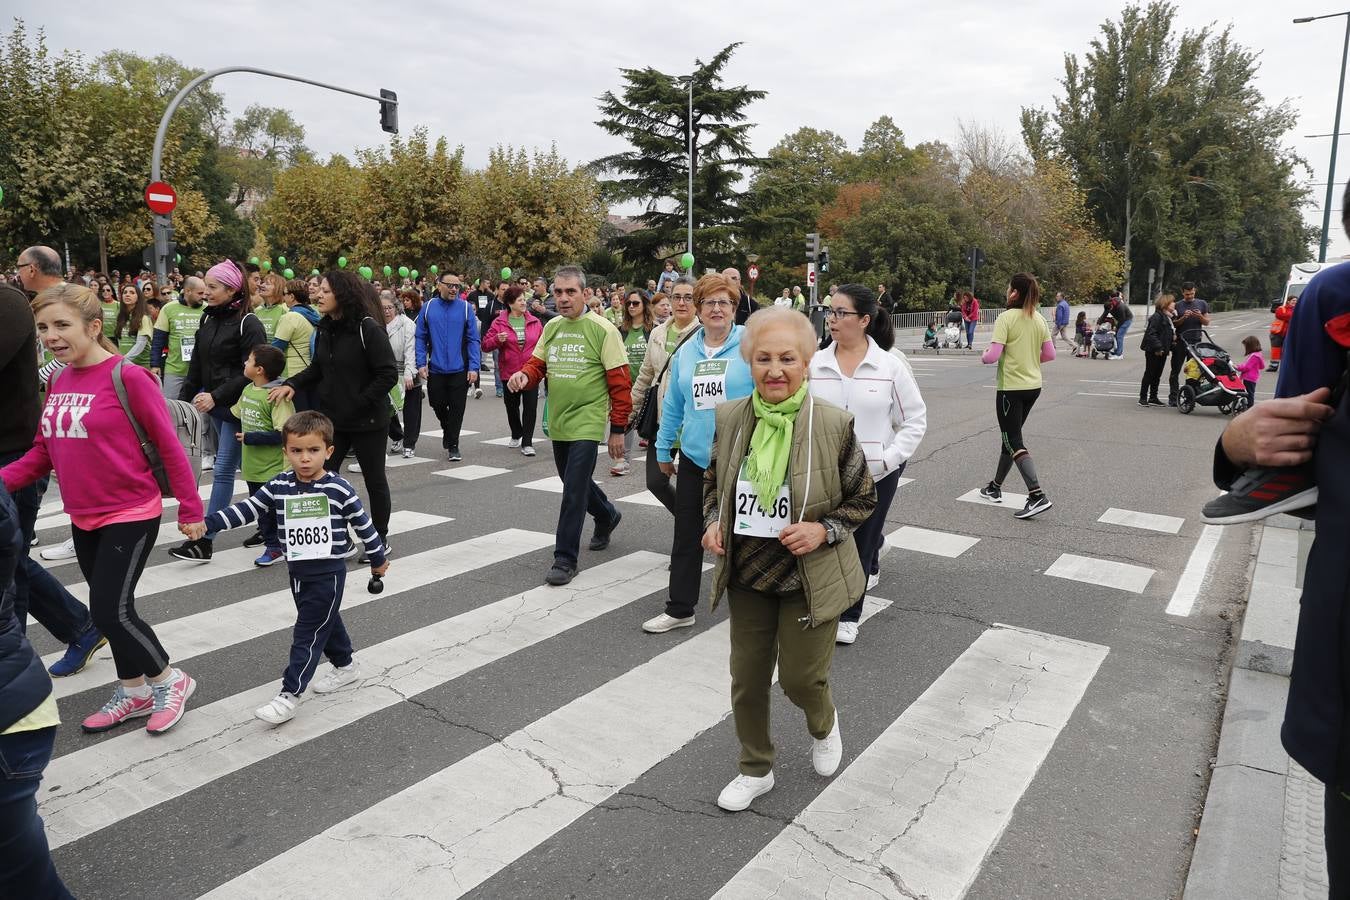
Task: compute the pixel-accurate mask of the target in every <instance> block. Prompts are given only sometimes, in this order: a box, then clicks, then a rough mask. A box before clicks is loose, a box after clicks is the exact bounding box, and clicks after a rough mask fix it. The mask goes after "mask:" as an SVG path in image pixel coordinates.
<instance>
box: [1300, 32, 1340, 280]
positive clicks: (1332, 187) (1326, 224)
mask: <svg viewBox="0 0 1350 900" xmlns="http://www.w3.org/2000/svg"><path fill="white" fill-rule="evenodd" d="M1336 16H1345V45H1344V47H1343V48H1342V49H1341V78H1340V80H1339V81H1338V82H1336V123H1335V125H1334V127H1332V129H1331V168H1330V169H1328V171H1327V199H1326V203H1324V204H1322V246H1321V247H1320V248H1319V249H1318V251H1317V261H1318V262H1326V261H1327V236H1328V234H1329V233H1330V231H1331V204H1332V201H1333V200H1335V195H1336V149H1337V147H1336V145H1337V143H1338V142H1339V141H1340V132H1341V101H1342V100H1343V99H1344V98H1345V62H1346V58H1347V57H1350V10H1347V11H1346V12H1338V13H1327V14H1326V15H1324V16H1303V17H1301V18H1298V19H1295V20H1294V24H1295V25H1302V24H1305V23H1307V22H1316V21H1317V20H1318V19H1334V18H1335V17H1336Z"/></svg>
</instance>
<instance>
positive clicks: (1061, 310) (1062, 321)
mask: <svg viewBox="0 0 1350 900" xmlns="http://www.w3.org/2000/svg"><path fill="white" fill-rule="evenodd" d="M1068 324H1069V301H1068V300H1060V301H1059V302H1058V303H1056V304H1055V327H1056V328H1063V327H1064V326H1065V325H1068Z"/></svg>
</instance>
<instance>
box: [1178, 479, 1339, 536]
mask: <svg viewBox="0 0 1350 900" xmlns="http://www.w3.org/2000/svg"><path fill="white" fill-rule="evenodd" d="M1316 505H1317V485H1316V484H1315V483H1314V482H1313V473H1312V467H1311V466H1296V467H1293V468H1281V469H1248V470H1247V471H1245V472H1243V473H1242V474H1241V475H1240V476H1238V479H1237V480H1236V481H1234V482H1233V488H1232V490H1230V491H1229V492H1228V493H1226V494H1224V495H1223V496H1221V497H1215V498H1214V499H1213V500H1211V501H1209V502H1208V503H1206V504H1205V506H1204V509H1203V510H1202V511H1201V516H1200V518H1201V520H1202V521H1203V522H1204V523H1205V524H1207V525H1237V524H1239V523H1241V522H1257V521H1260V520H1261V519H1264V518H1266V517H1267V516H1273V515H1275V514H1277V513H1292V514H1294V515H1299V514H1300V513H1299V512H1296V511H1304V510H1307V509H1308V508H1310V507H1313V506H1316Z"/></svg>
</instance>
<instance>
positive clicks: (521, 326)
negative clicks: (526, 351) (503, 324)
mask: <svg viewBox="0 0 1350 900" xmlns="http://www.w3.org/2000/svg"><path fill="white" fill-rule="evenodd" d="M506 321H507V322H508V323H510V325H511V328H512V329H514V330H515V332H516V346H518V347H524V346H525V317H524V316H507V317H506Z"/></svg>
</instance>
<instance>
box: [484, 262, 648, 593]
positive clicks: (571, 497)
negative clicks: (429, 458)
mask: <svg viewBox="0 0 1350 900" xmlns="http://www.w3.org/2000/svg"><path fill="white" fill-rule="evenodd" d="M585 287H586V273H584V272H583V271H582V270H581V269H580V268H579V267H577V266H563V267H562V268H561V269H559V270H558V271H557V272H555V273H554V274H553V299H554V302H555V303H556V304H557V307H558V313H559V315H558V317H557V318H555V319H552V320H551V321H550V322H549V323H548V325H546V326H545V327H544V333H543V335H542V336H541V337H540V338H539V343H537V344H536V345H535V348H534V354H533V355H532V356H531V357H530V358H529V359H528V360H527V361H526V362H525V366H524V368H522V369H521V370H520V371H519V372H517V373H516V374H514V375H512V376H511V379H510V381H508V382H507V385H506V386H507V388H508V389H509V390H511V391H522V390H527V389H529V388H532V387H535V386H536V385H538V384H539V382H540V381H543V380H544V379H545V378H547V379H548V435H549V439H550V441H551V442H552V444H553V464H554V465H555V466H556V467H557V470H558V477H559V478H561V479H562V482H563V494H562V503H561V505H560V508H559V510H558V532H557V538H556V540H555V542H554V547H553V567H552V568H551V569H549V572H548V576H547V577H546V578H545V581H547V582H548V583H549V584H552V585H563V584H567V583H568V582H570V581H571V580H572V579H573V578H575V577H576V574H577V559H578V556H579V555H580V551H581V529H582V527H583V526H584V525H585V524H586V515H587V514H588V513H589V514H590V515H591V516H592V517H593V518H594V519H595V533H594V535H593V536H592V537H591V543H590V548H591V549H592V550H603V549H605V548H606V547H608V546H609V537H610V535H611V534H612V533H613V531H614V529H615V528H616V527H618V524H619V519H620V518H622V516H621V515H620V514H619V511H618V510H617V509H615V508H614V504H613V503H610V502H609V498H608V497H606V496H605V492H604V491H602V490H601V489H600V486H599V485H598V484H596V483H595V480H594V479H593V478H592V477H591V476H592V475H593V474H594V472H595V461H596V457H597V455H598V452H599V445H600V442H601V441H602V440H606V437H605V435H606V432H608V439H607V440H606V443H607V446H608V449H609V458H610V459H622V458H623V433H624V430H625V428H626V427H627V424H628V416H629V412H630V411H631V409H632V379H631V376H630V375H629V370H628V356H627V354H625V353H624V346H623V341H622V340H621V339H620V338H619V332H618V329H616V328H615V327H614V326H613V325H612V324H610V323H609V322H608V321H606V320H605V318H604V317H603V316H600V315H598V314H596V313H593V312H590V311H588V310H587V308H586V304H585V299H584V291H585ZM606 421H608V428H606Z"/></svg>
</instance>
